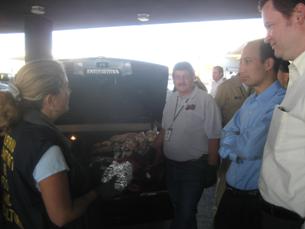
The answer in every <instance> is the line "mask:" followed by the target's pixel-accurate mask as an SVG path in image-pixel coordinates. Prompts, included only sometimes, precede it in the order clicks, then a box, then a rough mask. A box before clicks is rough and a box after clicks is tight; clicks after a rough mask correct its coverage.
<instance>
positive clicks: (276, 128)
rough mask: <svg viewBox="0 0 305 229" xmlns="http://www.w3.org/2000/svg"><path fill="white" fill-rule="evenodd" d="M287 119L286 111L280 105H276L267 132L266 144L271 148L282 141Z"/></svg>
mask: <svg viewBox="0 0 305 229" xmlns="http://www.w3.org/2000/svg"><path fill="white" fill-rule="evenodd" d="M287 120H288V112H287V111H285V110H284V109H283V108H282V107H280V106H276V107H275V109H274V111H273V116H272V121H271V124H270V127H269V133H268V144H269V145H270V147H271V148H275V147H278V146H279V145H281V143H282V142H283V138H284V137H285V130H286V129H287Z"/></svg>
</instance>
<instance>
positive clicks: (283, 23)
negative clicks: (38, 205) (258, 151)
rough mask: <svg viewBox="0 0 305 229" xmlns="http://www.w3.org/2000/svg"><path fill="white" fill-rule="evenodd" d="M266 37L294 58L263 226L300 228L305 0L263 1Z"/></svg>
mask: <svg viewBox="0 0 305 229" xmlns="http://www.w3.org/2000/svg"><path fill="white" fill-rule="evenodd" d="M259 8H260V10H261V12H262V17H263V19H264V24H265V27H266V29H267V37H266V41H267V42H268V43H270V44H271V46H272V48H273V49H274V51H275V54H276V55H277V56H278V57H281V58H283V59H285V60H290V61H292V62H291V64H290V65H289V78H290V79H289V83H288V87H287V92H286V95H285V98H284V100H283V102H282V103H281V104H280V105H279V106H278V107H277V108H276V109H275V110H274V113H273V117H272V122H271V125H270V129H269V134H268V138H267V142H266V145H265V149H264V157H263V164H262V170H261V175H260V182H259V190H260V193H261V195H262V198H263V205H262V206H263V211H262V213H263V222H262V224H263V225H262V226H263V228H268V229H271V228H277V229H281V228H290V229H291V228H292V229H294V228H301V225H302V223H303V222H304V217H305V89H304V88H305V1H304V0H260V2H259Z"/></svg>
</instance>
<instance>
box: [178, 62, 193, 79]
mask: <svg viewBox="0 0 305 229" xmlns="http://www.w3.org/2000/svg"><path fill="white" fill-rule="evenodd" d="M179 70H182V71H187V72H188V73H189V74H190V75H191V76H193V77H195V71H194V68H193V67H192V65H191V64H190V63H189V62H186V61H184V62H179V63H177V64H175V66H174V69H173V76H174V74H175V72H176V71H179Z"/></svg>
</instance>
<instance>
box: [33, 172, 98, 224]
mask: <svg viewBox="0 0 305 229" xmlns="http://www.w3.org/2000/svg"><path fill="white" fill-rule="evenodd" d="M38 184H39V188H40V192H41V196H42V199H43V202H44V205H45V207H46V210H47V213H48V216H49V218H50V220H51V221H52V222H53V223H54V224H55V225H57V226H59V227H62V226H63V225H65V224H67V223H69V222H71V221H73V220H75V219H77V218H78V217H80V216H81V215H82V214H83V213H84V212H85V211H86V209H87V207H88V206H89V204H90V203H92V202H93V201H94V200H95V199H96V198H97V193H96V191H94V190H92V191H89V192H88V193H86V194H85V195H83V196H81V197H79V198H77V199H75V200H72V199H71V196H70V188H69V181H68V176H67V172H66V171H62V172H59V173H56V174H53V175H51V176H49V177H47V178H45V179H43V180H42V181H40V182H39V183H38Z"/></svg>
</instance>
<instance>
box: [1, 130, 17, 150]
mask: <svg viewBox="0 0 305 229" xmlns="http://www.w3.org/2000/svg"><path fill="white" fill-rule="evenodd" d="M4 146H6V148H8V149H9V151H11V152H13V151H14V149H15V147H16V141H15V140H14V139H13V138H12V137H11V136H9V135H7V134H6V135H5V137H4Z"/></svg>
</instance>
